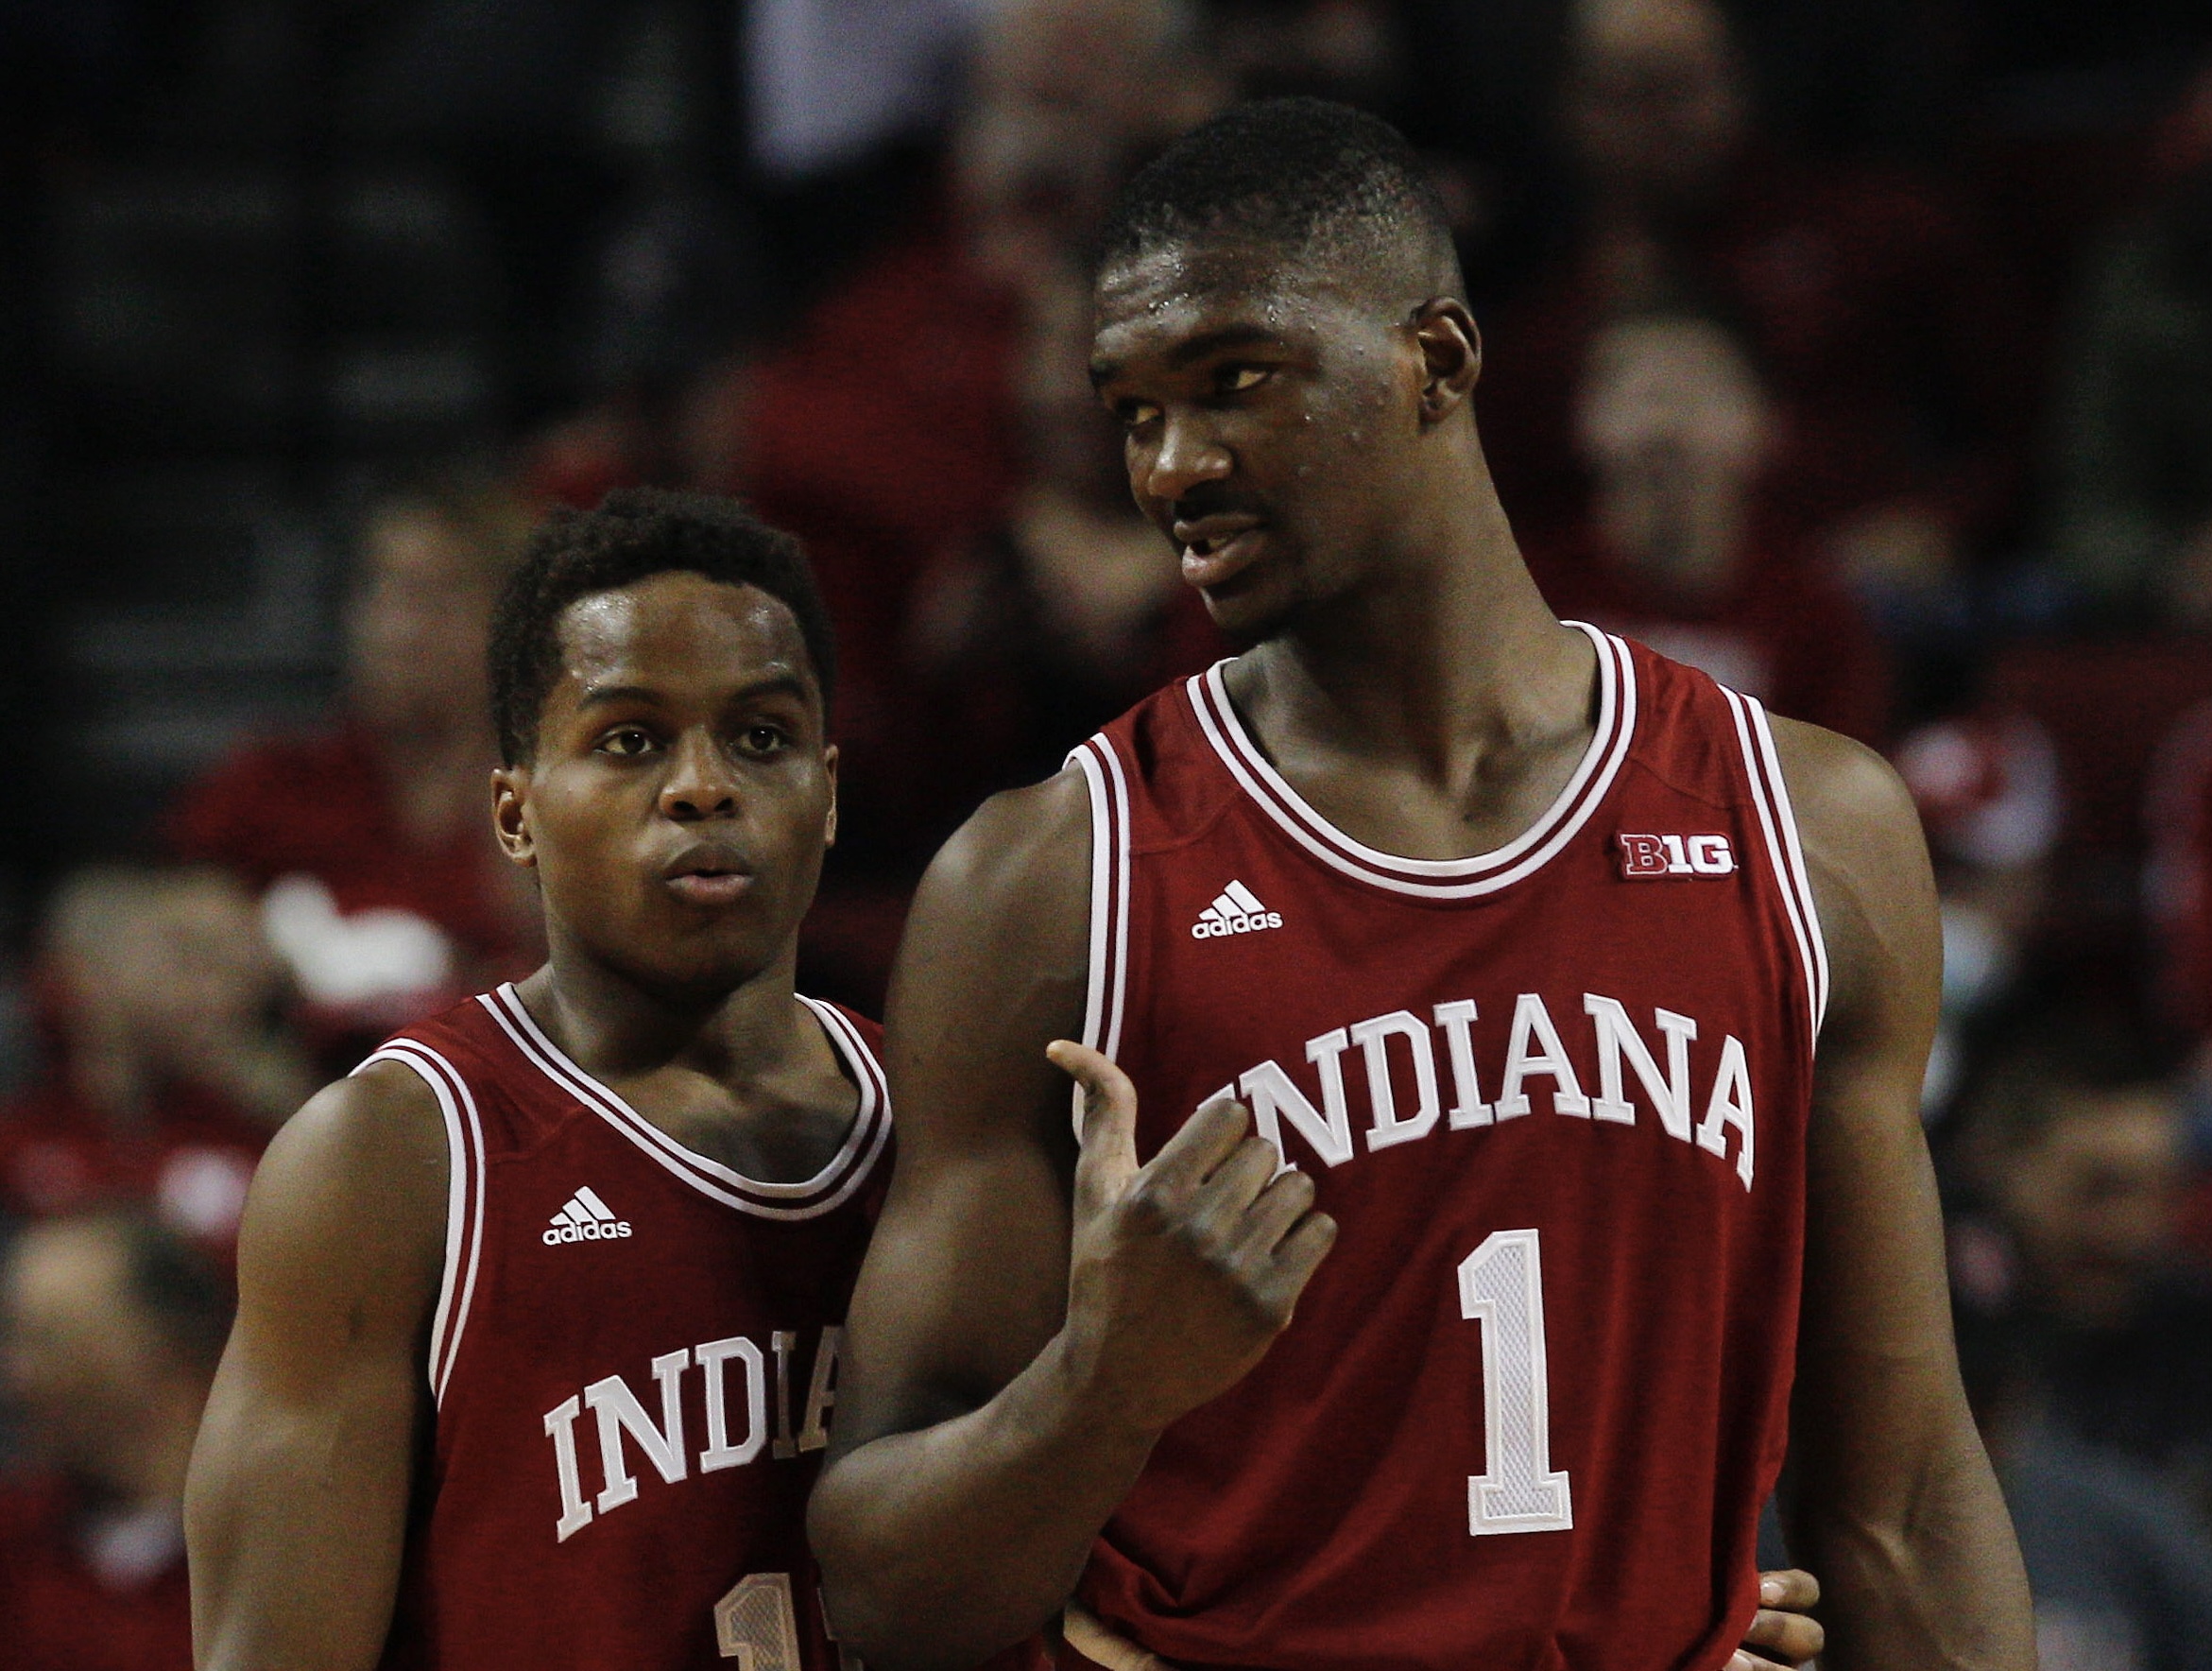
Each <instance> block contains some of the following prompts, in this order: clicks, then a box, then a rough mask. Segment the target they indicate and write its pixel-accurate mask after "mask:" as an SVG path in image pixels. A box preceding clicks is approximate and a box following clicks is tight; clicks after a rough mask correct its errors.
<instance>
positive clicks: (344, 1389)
mask: <svg viewBox="0 0 2212 1671" xmlns="http://www.w3.org/2000/svg"><path fill="white" fill-rule="evenodd" d="M491 676H492V684H493V691H492V697H493V707H494V711H495V714H496V715H497V718H498V722H499V732H500V747H501V749H502V752H503V756H504V760H505V763H506V764H505V766H504V767H502V769H500V770H499V771H498V772H497V773H496V774H494V776H493V779H492V783H493V791H494V801H495V807H494V818H495V822H496V827H497V833H498V836H499V839H500V841H501V842H502V844H503V845H504V846H505V848H506V853H507V856H508V857H509V858H511V859H512V860H514V862H515V863H517V864H518V865H523V866H527V867H530V868H531V869H533V870H535V871H536V873H537V876H538V879H539V883H540V888H541V891H542V895H543V899H544V905H545V917H546V929H547V941H548V944H549V946H550V948H551V959H550V961H549V962H548V963H547V965H546V966H545V967H544V968H543V969H541V970H540V971H539V972H538V973H536V974H534V975H532V976H531V977H530V978H529V979H527V980H525V981H523V982H522V983H520V985H518V986H512V987H503V988H501V989H500V990H499V991H494V992H488V993H486V994H485V995H484V996H482V997H480V998H477V999H475V1000H473V1001H472V1002H470V1003H466V1004H463V1005H460V1006H459V1007H458V1008H454V1009H453V1010H451V1011H450V1012H448V1013H447V1014H445V1015H444V1016H442V1017H439V1018H438V1019H437V1020H434V1021H432V1022H429V1023H427V1024H425V1025H420V1026H418V1027H415V1028H411V1029H409V1030H408V1031H407V1032H405V1033H403V1034H401V1035H400V1036H399V1037H397V1038H395V1039H394V1040H392V1041H391V1042H389V1043H388V1044H386V1046H385V1047H384V1048H383V1049H381V1050H379V1051H378V1052H377V1053H376V1054H375V1056H374V1057H372V1058H371V1059H370V1060H369V1063H368V1064H367V1065H366V1066H364V1067H363V1068H362V1069H361V1070H360V1071H359V1072H357V1073H356V1074H355V1075H354V1076H353V1077H351V1078H349V1079H347V1080H344V1081H343V1082H341V1083H339V1084H337V1085H334V1086H332V1087H331V1088H330V1089H328V1090H326V1091H324V1092H323V1093H322V1094H319V1095H318V1096H317V1097H316V1098H315V1099H314V1100H313V1101H312V1102H310V1103H309V1104H308V1105H307V1106H306V1108H304V1109H303V1110H301V1111H300V1114H299V1115H298V1116H297V1117H296V1118H295V1119H294V1120H293V1121H292V1122H291V1123H290V1124H289V1125H288V1126H286V1127H285V1128H284V1130H283V1133H282V1134H281V1135H280V1136H279V1137H278V1139H277V1141H276V1142H275V1144H273V1145H272V1146H271V1147H270V1149H269V1151H268V1156H267V1159H266V1161H265V1162H264V1163H263V1165H262V1168H261V1173H260V1176H259V1177H258V1179H257V1180H255V1183H254V1188H253V1194H252V1197H251V1200H250V1202H249V1207H248V1211H247V1217H246V1225H245V1231H244V1234H243V1239H242V1242H241V1246H240V1256H239V1281H240V1290H241V1293H240V1301H241V1303H240V1312H239V1318H238V1323H237V1327H236V1331H235V1333H234V1334H233V1335H232V1337H231V1344H230V1350H229V1352H228V1353H227V1355H226V1356H225V1358H224V1361H223V1366H222V1370H221V1372H220V1375H219V1376H218V1378H217V1380H216V1383H215V1387H214V1396H213V1399H212V1401H211V1403H210V1406H209V1410H208V1415H207V1419H206V1424H205V1426H204V1427H203V1429H202V1431H201V1435H200V1441H199V1447H198V1450H197V1455H196V1456H195V1459H194V1463H193V1470H192V1478H191V1487H190V1501H189V1506H188V1515H189V1535H190V1540H191V1553H192V1569H193V1587H194V1602H195V1624H196V1633H197V1642H198V1651H199V1662H200V1663H201V1664H202V1665H203V1666H207V1667H211V1668H215V1667H219V1668H221V1671H262V1668H266V1671H307V1668H311V1667H312V1668H328V1671H367V1668H369V1667H371V1666H378V1665H383V1666H395V1667H396V1666H446V1667H466V1668H468V1671H499V1668H500V1667H506V1666H513V1667H529V1668H530V1671H546V1668H548V1667H554V1666H571V1665H574V1666H582V1665H594V1666H598V1665H609V1666H615V1665H619V1666H622V1667H625V1671H664V1668H665V1671H676V1668H677V1667H706V1666H712V1665H718V1664H722V1663H725V1662H726V1661H727V1660H728V1659H729V1657H731V1656H736V1657H738V1658H739V1659H740V1660H741V1662H746V1656H748V1655H749V1656H750V1658H749V1663H750V1664H752V1665H753V1666H754V1667H755V1671H798V1668H799V1667H801V1666H806V1667H810V1668H814V1671H820V1668H823V1667H834V1666H835V1665H836V1664H837V1662H838V1660H837V1655H836V1652H835V1650H834V1648H833V1647H832V1645H830V1643H829V1641H828V1639H827V1637H826V1634H825V1631H824V1628H823V1624H822V1619H821V1610H820V1603H819V1598H818V1591H817V1587H816V1585H815V1582H814V1577H813V1562H812V1560H811V1559H810V1558H809V1556H808V1554H807V1550H806V1542H805V1537H804V1528H803V1515H804V1506H805V1500H806V1493H807V1490H808V1489H809V1487H810V1486H811V1485H812V1483H813V1478H814V1472H815V1469H816V1468H817V1467H818V1465H819V1462H820V1460H821V1453H822V1449H823V1445H824V1442H825V1431H826V1421H827V1416H828V1411H829V1406H830V1404H831V1403H832V1398H833V1396H834V1385H835V1383H834V1374H835V1367H836V1358H837V1344H838V1335H839V1326H840V1324H841V1323H842V1322H843V1320H844V1312H845V1303H846V1299H847V1296H848V1294H849V1290H850V1286H851V1283H852V1278H853V1274H854V1272H855V1271H856V1270H857V1269H858V1266H859V1262H860V1256H861V1251H862V1249H863V1248H864V1247H865V1245H866V1237H867V1233H868V1227H869V1223H870V1220H871V1219H872V1218H873V1216H874V1211H875V1208H876V1206H877V1204H878V1199H879V1196H880V1190H881V1181H882V1180H883V1178H884V1176H885V1175H886V1173H887V1171H888V1163H887V1161H886V1159H885V1151H886V1146H887V1144H888V1141H889V1134H890V1112H889V1109H888V1107H887V1105H886V1103H885V1101H884V1097H883V1078H882V1075H881V1073H880V1071H879V1069H878V1067H877V1065H876V1061H875V1059H874V1057H873V1055H872V1054H871V1038H872V1034H873V1027H872V1025H870V1024H868V1023H866V1022H862V1021H858V1020H856V1019H855V1018H854V1017H852V1016H849V1015H848V1014H846V1013H844V1012H843V1011H841V1010H839V1009H836V1008H832V1006H829V1005H827V1004H820V1003H815V1002H814V1001H813V1000H811V999H807V998H802V997H799V996H797V994H796V993H795V992H794V991H793V987H792V979H793V974H792V971H793V963H794V955H795V954H794V947H795V940H796V936H797V928H798V923H799V919H800V918H801V916H803V915H804V913H805V911H806V908H807V905H808V903H809V902H810V901H811V900H812V898H813V896H814V884H815V881H816V878H817V877H818V875H819V872H820V869H821V864H822V853H823V850H824V848H825V846H826V845H827V844H828V842H829V841H830V839H831V838H832V836H833V834H834V830H835V824H836V802H835V786H836V751H835V749H832V748H831V747H829V746H828V745H827V744H826V742H825V741H824V709H825V705H826V702H827V698H828V696H829V691H830V685H831V679H832V657H831V644H830V637H829V629H828V625H827V621H826V618H825V616H824V613H823V610H822V606H821V604H820V601H819V599H818V598H817V596H816V594H815V591H814V580H813V577H812V576H811V574H810V573H809V571H808V569H807V565H806V560H805V558H804V557H803V555H802V554H801V553H800V552H799V550H798V548H797V543H795V542H794V541H792V540H791V539H790V537H789V536H787V535H784V534H781V533H779V532H777V531H776V530H773V529H771V528H768V527H766V526H764V525H761V524H760V523H758V522H756V521H754V520H753V519H752V518H751V517H750V516H748V515H746V513H745V512H743V511H742V510H741V509H739V508H736V507H735V506H732V505H729V504H728V503H727V502H722V501H713V500H706V499H698V498H692V497H688V496H682V495H673V494H655V493H650V492H637V493H631V494H620V495H616V496H615V497H614V498H611V499H610V500H609V502H608V504H607V505H606V506H605V507H603V508H601V509H600V510H599V511H597V512H595V513H592V514H591V515H585V516H574V517H568V518H565V519H562V520H558V521H557V522H555V523H554V524H553V525H551V526H550V527H549V528H548V529H547V530H545V531H544V532H543V533H541V534H540V537H539V541H538V543H537V545H536V547H535V548H534V550H533V552H532V554H531V555H530V557H529V559H528V560H527V561H526V563H525V565H524V567H523V570H522V572H521V573H520V574H519V575H518V577H516V579H515V581H514V582H513V583H512V585H511V586H510V588H509V590H508V592H507V594H506V597H505V599H504V600H503V602H502V603H501V605H500V609H499V612H498V615H497V617H496V619H495V621H494V625H493V629H492V646H491Z"/></svg>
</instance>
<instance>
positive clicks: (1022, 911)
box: [885, 768, 1090, 1176]
mask: <svg viewBox="0 0 2212 1671" xmlns="http://www.w3.org/2000/svg"><path fill="white" fill-rule="evenodd" d="M1089 922H1090V814H1089V791H1088V788H1087V787H1086V784H1085V781H1084V778H1083V775H1082V773H1081V772H1079V771H1077V770H1074V769H1072V768H1071V769H1069V770H1065V771H1062V772H1060V773H1059V774H1058V775H1056V776H1055V777H1052V778H1048V779H1046V780H1045V781H1044V782H1043V783H1041V784H1031V785H1030V786H1028V787H1026V788H1021V789H1012V790H1008V791H1006V792H1004V793H1003V794H999V795H994V796H993V797H992V798H991V799H990V800H989V801H986V802H985V803H984V804H983V806H982V807H981V808H979V809H978V810H977V811H976V813H975V815H974V816H973V817H972V818H969V820H968V822H967V823H966V824H965V825H964V826H962V828H961V829H960V831H959V832H958V833H957V834H956V835H954V836H953V837H952V839H951V840H950V841H948V842H947V843H946V844H945V847H944V849H943V850H942V851H941V852H940V853H938V854H937V857H936V859H935V861H934V862H933V863H932V864H931V866H930V870H929V873H928V875H927V876H925V877H924V878H923V879H922V884H921V887H920V888H919V890H918V891H917V893H916V895H915V902H914V909H913V911H912V913H911V915H910V916H909V917H908V919H907V923H906V936H905V939H904V940H903V942H902V943H901V944H900V951H899V963H898V967H897V968H896V969H895V970H894V971H893V973H892V977H891V995H890V1003H889V1007H888V1010H887V1013H886V1015H885V1024H886V1036H887V1039H888V1053H887V1054H888V1062H887V1065H888V1068H889V1071H890V1077H891V1086H892V1096H893V1099H894V1101H895V1103H896V1105H897V1107H898V1109H899V1118H900V1130H901V1133H902V1135H901V1137H900V1156H901V1158H900V1174H901V1175H902V1176H907V1175H911V1174H913V1173H914V1172H915V1170H916V1168H917V1165H922V1164H925V1163H926V1161H927V1158H928V1157H929V1156H930V1155H931V1154H932V1153H934V1152H935V1149H934V1143H935V1138H936V1137H937V1136H939V1135H940V1134H941V1135H944V1136H947V1137H953V1136H954V1134H955V1133H958V1134H961V1135H960V1136H959V1137H958V1138H957V1139H955V1141H959V1142H965V1141H970V1140H974V1139H978V1138H983V1137H984V1136H985V1133H986V1128H995V1129H996V1131H997V1135H999V1136H1004V1135H1007V1134H1008V1132H1007V1129H1006V1128H998V1127H997V1122H998V1121H1000V1120H1001V1119H1003V1118H1005V1117H1006V1116H1008V1115H1009V1114H1010V1115H1011V1116H1012V1119H1013V1122H1014V1126H1015V1127H1016V1128H1027V1127H1028V1126H1029V1124H1030V1122H1031V1120H1032V1119H1033V1118H1037V1117H1040V1116H1039V1115H1038V1114H1037V1111H1040V1110H1044V1109H1049V1108H1057V1109H1060V1110H1063V1111H1064V1110H1065V1109H1066V1107H1067V1089H1066V1081H1065V1080H1064V1079H1063V1078H1061V1077H1060V1076H1059V1074H1058V1073H1057V1072H1056V1070H1055V1069H1054V1068H1053V1067H1052V1066H1051V1064H1050V1063H1048V1062H1047V1061H1046V1060H1045V1058H1044V1047H1045V1045H1046V1044H1047V1043H1049V1042H1051V1041H1052V1040H1054V1039H1059V1038H1070V1037H1073V1036H1075V1035H1076V1034H1077V1033H1079V1032H1080V1030H1081V1028H1082V1025H1083V1017H1084V1004H1085V994H1086V988H1087V981H1088V978H1089ZM954 1041H957V1042H958V1044H959V1049H958V1051H957V1052H955V1051H953V1050H952V1049H951V1048H949V1046H950V1045H951V1044H952V1042H954ZM955 1055H957V1056H958V1058H959V1059H961V1060H962V1061H963V1062H964V1064H965V1067H964V1071H962V1072H961V1073H959V1074H957V1075H953V1074H950V1073H949V1072H948V1070H947V1068H946V1063H948V1062H949V1061H951V1060H952V1059H954V1057H955ZM979 1121H980V1122H983V1124H982V1125H978V1124H977V1122H979ZM1046 1123H1047V1124H1048V1125H1050V1124H1051V1122H1050V1121H1049V1120H1048V1121H1047V1122H1046ZM1058 1126H1059V1128H1060V1131H1061V1133H1062V1134H1064V1132H1065V1128H1066V1121H1065V1118H1064V1116H1063V1117H1061V1118H1060V1119H1059V1121H1058ZM1054 1141H1057V1140H1056V1139H1055V1140H1054Z"/></svg>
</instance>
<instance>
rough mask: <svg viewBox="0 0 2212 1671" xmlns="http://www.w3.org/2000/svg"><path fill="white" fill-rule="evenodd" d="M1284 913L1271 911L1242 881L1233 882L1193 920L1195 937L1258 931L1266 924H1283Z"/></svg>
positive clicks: (1255, 932)
mask: <svg viewBox="0 0 2212 1671" xmlns="http://www.w3.org/2000/svg"><path fill="white" fill-rule="evenodd" d="M1281 926H1282V913H1281V912H1280V911H1271V910H1269V909H1268V908H1267V907H1266V906H1265V905H1263V904H1260V901H1259V900H1258V899H1257V898H1256V897H1255V896H1254V895H1253V892H1252V890H1251V889H1250V888H1248V887H1245V886H1244V885H1243V883H1242V882H1232V883H1230V884H1229V885H1228V886H1227V887H1225V888H1223V889H1222V890H1221V896H1220V897H1219V898H1218V899H1216V900H1215V901H1214V902H1213V904H1210V905H1208V906H1207V907H1206V909H1205V910H1203V911H1201V912H1199V913H1198V921H1197V922H1193V923H1192V924H1191V938H1192V939H1223V938H1225V937H1226V936H1228V935H1232V934H1258V933H1259V932H1260V930H1261V929H1263V928H1280V927H1281Z"/></svg>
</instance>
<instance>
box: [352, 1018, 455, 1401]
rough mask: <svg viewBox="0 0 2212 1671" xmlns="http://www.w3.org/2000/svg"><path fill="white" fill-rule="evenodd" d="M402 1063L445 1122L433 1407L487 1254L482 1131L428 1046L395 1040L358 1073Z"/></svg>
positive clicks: (444, 1063)
mask: <svg viewBox="0 0 2212 1671" xmlns="http://www.w3.org/2000/svg"><path fill="white" fill-rule="evenodd" d="M380 1061H391V1062H399V1063H401V1064H403V1066H405V1067H408V1068H411V1069H412V1070H413V1071H414V1072H415V1073H416V1074H417V1075H419V1076H420V1077H421V1079H422V1082H423V1083H424V1084H426V1085H428V1086H429V1087H430V1091H431V1094H432V1095H434V1096H436V1097H437V1111H438V1112H439V1113H440V1114H441V1115H443V1116H444V1118H445V1139H446V1150H447V1153H448V1155H449V1157H450V1161H449V1163H448V1165H447V1167H446V1211H445V1268H444V1270H443V1272H442V1273H441V1274H440V1275H439V1278H438V1284H437V1309H436V1310H435V1311H434V1312H432V1314H431V1321H430V1361H429V1363H428V1365H427V1366H426V1370H427V1373H428V1376H429V1380H430V1397H431V1402H432V1404H440V1405H441V1404H444V1403H445V1387H446V1382H447V1381H448V1380H449V1379H450V1378H451V1377H452V1375H453V1372H454V1359H455V1358H456V1357H458V1356H459V1354H460V1350H461V1332H462V1330H463V1329H464V1328H465V1327H466V1326H467V1324H468V1320H469V1307H470V1305H471V1304H472V1302H473V1301H474V1300H475V1298H476V1267H477V1265H478V1263H479V1261H480V1259H481V1257H482V1255H483V1251H484V1176H485V1173H484V1126H483V1123H482V1121H480V1120H479V1119H478V1118H477V1116H476V1099H475V1098H474V1097H473V1096H472V1095H470V1094H469V1082H468V1081H467V1080H466V1079H464V1078H462V1077H461V1076H460V1073H459V1071H458V1070H456V1069H455V1068H454V1064H453V1063H452V1062H450V1061H448V1060H446V1059H445V1058H444V1057H442V1056H440V1055H438V1053H437V1051H435V1050H433V1049H431V1048H430V1046H429V1045H427V1044H422V1043H419V1042H416V1041H415V1040H413V1039H394V1040H392V1041H391V1042H388V1043H386V1044H385V1045H383V1046H382V1047H381V1048H379V1049H378V1050H377V1051H376V1052H375V1054H374V1055H372V1056H370V1057H369V1059H368V1060H367V1061H364V1062H363V1063H362V1064H361V1067H360V1068H355V1069H354V1070H353V1072H354V1073H356V1074H357V1073H359V1072H360V1071H361V1068H365V1067H368V1066H369V1065H370V1064H371V1063H373V1062H380Z"/></svg>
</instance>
